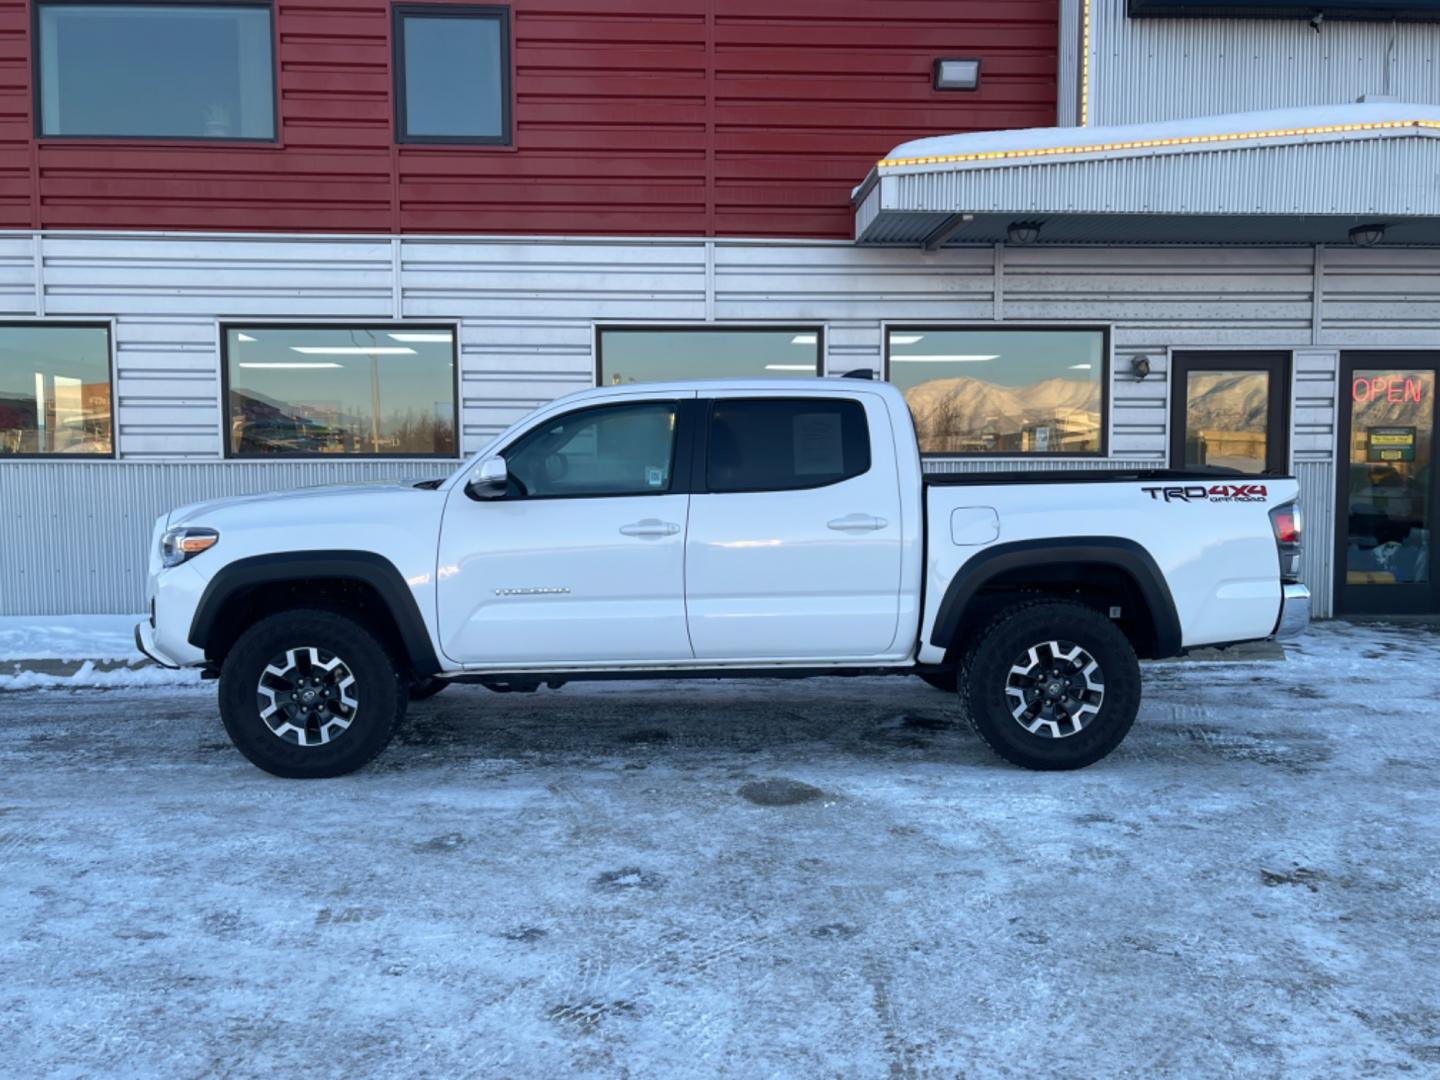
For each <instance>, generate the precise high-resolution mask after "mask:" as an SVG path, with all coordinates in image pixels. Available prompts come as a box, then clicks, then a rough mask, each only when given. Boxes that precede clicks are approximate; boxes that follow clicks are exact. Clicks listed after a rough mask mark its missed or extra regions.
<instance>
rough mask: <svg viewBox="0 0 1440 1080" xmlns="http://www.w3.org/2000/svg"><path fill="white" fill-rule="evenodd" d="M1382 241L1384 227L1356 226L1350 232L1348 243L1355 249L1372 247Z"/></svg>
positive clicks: (1377, 225)
mask: <svg viewBox="0 0 1440 1080" xmlns="http://www.w3.org/2000/svg"><path fill="white" fill-rule="evenodd" d="M1384 239H1385V226H1384V225H1379V224H1376V225H1356V226H1355V228H1353V229H1351V230H1350V243H1352V244H1354V245H1355V246H1356V247H1374V246H1375V245H1376V244H1378V243H1380V241H1381V240H1384Z"/></svg>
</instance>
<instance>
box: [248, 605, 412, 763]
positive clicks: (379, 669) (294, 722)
mask: <svg viewBox="0 0 1440 1080" xmlns="http://www.w3.org/2000/svg"><path fill="white" fill-rule="evenodd" d="M407 691H408V683H407V681H406V680H404V679H402V677H401V674H400V672H399V670H398V668H397V665H396V663H395V660H394V659H393V658H392V657H391V655H390V654H389V652H387V651H386V649H385V647H384V646H383V645H381V644H380V642H379V641H378V640H377V639H376V638H375V636H374V635H373V634H372V633H371V632H370V631H369V630H368V629H367V628H366V627H365V626H364V625H362V624H361V623H359V622H357V621H356V620H354V619H351V618H349V617H347V616H345V615H342V614H339V613H338V612H333V611H324V610H311V609H302V610H291V611H282V612H279V613H277V614H275V615H270V616H267V617H266V618H264V619H261V620H260V621H259V622H257V623H255V625H253V626H251V627H250V628H249V629H248V630H246V631H245V632H244V633H243V634H241V635H240V638H239V640H237V641H236V642H235V645H234V647H233V648H232V649H231V650H230V652H229V654H228V655H226V657H225V662H224V664H223V665H222V666H221V668H220V717H221V719H222V720H223V721H224V722H225V730H226V732H227V733H228V734H229V736H230V740H231V742H233V743H234V744H235V748H236V749H237V750H239V751H240V753H242V754H244V755H245V756H246V757H247V758H249V759H250V761H251V762H252V763H254V764H255V765H258V766H259V767H260V768H262V769H264V770H265V771H266V772H268V773H273V774H275V775H276V776H285V777H292V778H306V779H308V778H314V777H322V776H342V775H344V774H345V773H349V772H354V771H355V770H356V769H358V768H360V767H361V766H362V765H365V764H366V763H367V762H369V761H370V760H371V759H372V758H374V757H375V755H376V754H378V753H380V751H381V750H383V749H385V746H386V745H387V744H388V743H389V742H390V736H391V734H392V733H393V731H394V729H395V725H396V724H397V723H398V722H399V721H400V720H401V719H402V718H403V717H404V715H405V704H406V700H407V697H408V693H407Z"/></svg>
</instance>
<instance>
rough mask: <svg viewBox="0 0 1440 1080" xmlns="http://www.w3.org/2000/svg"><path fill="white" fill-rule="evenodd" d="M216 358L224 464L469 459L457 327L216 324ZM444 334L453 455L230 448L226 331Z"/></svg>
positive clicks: (261, 322)
mask: <svg viewBox="0 0 1440 1080" xmlns="http://www.w3.org/2000/svg"><path fill="white" fill-rule="evenodd" d="M215 325H216V329H217V331H218V332H219V355H220V446H221V450H222V451H223V453H224V457H225V460H227V461H463V460H465V459H466V458H467V457H468V456H469V455H468V454H466V453H465V451H464V449H463V447H462V445H461V443H462V438H463V432H462V431H461V429H460V326H459V324H458V323H447V322H433V321H428V320H427V321H424V322H403V321H395V320H391V321H388V322H387V321H385V320H383V319H382V320H376V321H374V322H353V321H349V320H344V321H336V322H318V321H315V322H265V321H264V320H263V319H260V320H256V319H245V320H225V321H221V322H217V323H216V324H215ZM376 329H379V330H400V331H407V332H408V331H425V330H445V331H448V332H449V333H450V335H451V338H450V356H451V363H450V384H451V385H450V393H451V402H452V404H451V408H452V409H453V412H454V419H453V423H454V430H455V453H454V454H453V455H446V454H244V453H237V452H235V451H233V450H232V449H231V446H230V331H231V330H234V331H236V332H237V333H241V332H244V331H246V330H376Z"/></svg>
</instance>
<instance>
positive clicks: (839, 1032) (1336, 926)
mask: <svg viewBox="0 0 1440 1080" xmlns="http://www.w3.org/2000/svg"><path fill="white" fill-rule="evenodd" d="M1146 676H1147V683H1146V688H1147V696H1146V700H1145V703H1144V705H1143V706H1142V709H1141V716H1140V720H1139V722H1138V723H1137V724H1136V727H1135V730H1134V731H1133V732H1132V734H1131V736H1130V738H1129V740H1128V741H1127V742H1126V743H1125V744H1124V745H1123V746H1122V747H1121V749H1120V750H1119V751H1118V752H1117V753H1116V754H1114V755H1113V756H1112V757H1111V758H1109V759H1108V760H1106V761H1104V762H1102V763H1100V764H1099V765H1097V766H1094V767H1092V768H1090V769H1088V770H1085V771H1082V772H1078V773H1071V774H1034V773H1027V772H1023V771H1020V770H1017V769H1014V768H1012V767H1009V766H1007V765H1004V764H1003V763H1001V762H1000V761H998V760H997V759H995V758H994V757H992V756H991V754H990V753H989V752H988V751H987V750H986V748H985V747H984V746H983V745H982V744H981V743H980V742H979V741H978V739H976V738H975V737H974V736H973V735H972V734H971V733H970V732H969V731H968V729H966V728H965V727H963V726H962V725H960V724H957V723H956V715H955V709H954V707H953V705H952V703H951V700H950V698H948V697H947V696H946V695H944V694H942V693H940V692H938V691H934V690H931V689H929V688H928V687H926V686H924V685H923V684H922V683H920V682H919V681H918V680H915V679H908V678H870V679H852V680H845V679H825V680H811V681H795V682H758V681H757V682H742V683H729V684H726V683H682V682H666V683H647V684H638V683H626V684H587V685H580V684H571V685H568V686H565V687H564V688H562V689H561V690H558V691H541V692H540V693H538V694H533V695H519V694H509V695H500V694H493V693H491V692H489V691H487V690H485V689H483V688H480V687H456V688H452V689H450V690H447V691H446V692H445V693H443V694H441V695H440V696H439V697H437V698H435V699H433V700H432V701H429V702H426V703H423V704H419V705H416V706H414V707H413V708H412V710H411V714H410V717H409V719H408V721H407V724H406V727H405V729H404V731H403V732H402V733H401V734H400V735H399V736H398V737H397V739H396V741H395V742H394V744H393V745H392V746H391V747H390V749H389V750H388V751H387V752H386V754H384V755H383V756H382V757H381V758H380V759H379V760H378V761H377V762H376V763H375V764H374V765H373V766H371V767H370V768H368V769H367V770H365V771H363V772H361V773H359V774H356V775H354V776H350V777H346V778H343V779H340V780H333V781H320V782H309V783H305V782H293V781H282V780H277V779H275V778H273V777H270V776H267V775H265V774H263V773H261V772H259V771H257V770H255V769H254V768H253V767H251V766H250V765H249V764H248V763H246V762H245V761H244V760H243V759H242V758H241V757H240V756H239V755H238V754H237V753H236V752H235V751H234V750H233V749H232V748H231V747H230V745H229V743H228V741H227V740H226V738H225V735H224V732H223V730H222V728H221V727H220V723H219V720H218V718H217V716H216V713H215V706H214V691H213V687H212V686H205V687H173V688H154V689H138V690H111V691H106V690H63V691H48V692H47V691H26V692H21V693H8V694H0V1048H3V1049H0V1062H3V1064H0V1072H3V1073H5V1074H8V1075H17V1076H27V1075H37V1076H38V1075H47V1076H64V1075H74V1076H81V1075H96V1074H106V1073H122V1072H123V1073H131V1074H133V1073H164V1074H166V1075H170V1076H200V1075H215V1074H219V1075H233V1076H249V1075H262V1074H267V1075H298V1074H300V1073H302V1072H303V1073H306V1074H309V1075H318V1076H337V1077H338V1076H347V1077H349V1076H358V1075H368V1076H381V1075H402V1074H403V1075H406V1076H446V1077H454V1076H486V1077H504V1076H516V1077H523V1076H550V1077H553V1076H561V1075H577V1074H578V1075H595V1076H629V1077H656V1076H667V1077H673V1076H712V1075H722V1076H744V1077H755V1076H762V1075H766V1076H768V1075H778V1076H793V1077H819V1076H887V1075H888V1076H897V1077H909V1076H914V1077H928V1076H936V1077H953V1076H959V1075H964V1076H971V1077H980V1076H1014V1077H1033V1076H1066V1075H1068V1076H1134V1077H1153V1076H1157V1075H1180V1074H1186V1075H1207V1076H1222V1075H1237V1076H1238V1075H1246V1076H1254V1075H1276V1076H1278V1075H1285V1076H1317V1077H1319V1076H1325V1077H1334V1076H1356V1075H1359V1076H1365V1075H1375V1076H1393V1075H1396V1074H1398V1073H1413V1074H1417V1075H1419V1074H1425V1073H1429V1074H1430V1075H1435V1073H1436V1071H1440V795H1437V791H1440V787H1437V782H1436V777H1437V775H1440V720H1437V709H1440V700H1437V699H1440V636H1437V635H1436V634H1434V633H1433V632H1431V631H1427V630H1424V629H1422V628H1404V629H1401V628H1386V627H1373V626H1371V627H1354V626H1348V625H1345V624H1338V623H1337V624H1324V625H1320V626H1317V627H1316V628H1315V629H1314V630H1313V632H1312V634H1311V635H1310V637H1309V638H1308V639H1306V640H1305V642H1303V643H1302V644H1301V645H1300V646H1299V648H1298V649H1292V650H1291V656H1290V658H1289V660H1287V661H1284V662H1278V663H1256V664H1230V663H1194V662H1192V663H1172V664H1163V665H1152V666H1149V667H1148V668H1147V672H1146Z"/></svg>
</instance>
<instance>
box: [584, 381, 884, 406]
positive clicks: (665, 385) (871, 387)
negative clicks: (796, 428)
mask: <svg viewBox="0 0 1440 1080" xmlns="http://www.w3.org/2000/svg"><path fill="white" fill-rule="evenodd" d="M717 390H720V391H731V390H758V391H761V392H770V393H773V392H775V391H777V390H784V391H789V392H794V391H797V390H798V391H802V392H809V393H814V392H815V391H817V390H821V391H852V392H860V391H869V392H871V393H882V394H899V393H900V391H899V390H898V389H896V388H895V387H894V386H892V385H891V384H890V383H888V382H883V381H880V380H878V379H859V378H856V379H850V378H845V377H843V376H839V375H827V376H824V377H822V378H816V377H815V376H813V375H806V376H795V377H790V376H782V377H775V378H772V377H770V376H766V375H752V376H750V377H748V378H743V379H673V380H667V381H665V382H646V383H633V382H632V383H620V384H619V385H612V386H593V387H589V388H588V389H585V390H577V391H575V392H574V393H571V394H566V395H565V396H564V397H563V398H558V399H557V400H559V401H570V400H575V399H582V398H595V397H608V396H610V395H612V394H621V393H635V392H637V391H643V392H645V393H662V394H663V393H675V392H685V393H690V392H699V393H714V392H715V391H717Z"/></svg>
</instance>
